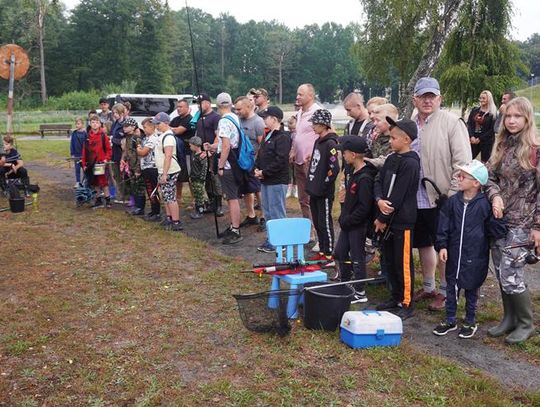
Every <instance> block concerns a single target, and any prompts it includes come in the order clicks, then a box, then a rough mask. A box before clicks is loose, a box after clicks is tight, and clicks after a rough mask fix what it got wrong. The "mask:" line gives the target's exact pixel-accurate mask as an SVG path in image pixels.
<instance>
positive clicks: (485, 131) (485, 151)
mask: <svg viewBox="0 0 540 407" xmlns="http://www.w3.org/2000/svg"><path fill="white" fill-rule="evenodd" d="M478 101H479V103H480V106H477V107H474V108H473V109H472V110H471V113H470V114H469V119H468V120H467V129H468V130H469V138H470V141H471V151H472V156H473V158H475V157H476V156H477V155H478V154H480V159H481V160H482V162H484V163H485V162H487V161H488V160H489V157H490V155H491V149H492V148H493V141H494V139H495V132H494V130H493V125H494V124H495V119H496V117H497V106H495V102H494V101H493V95H492V94H491V92H490V91H489V90H483V91H482V92H481V93H480V97H479V98H478Z"/></svg>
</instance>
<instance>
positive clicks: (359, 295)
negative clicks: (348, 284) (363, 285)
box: [351, 291, 368, 304]
mask: <svg viewBox="0 0 540 407" xmlns="http://www.w3.org/2000/svg"><path fill="white" fill-rule="evenodd" d="M367 301H368V298H367V296H366V292H365V291H357V292H355V293H354V297H353V300H352V301H351V304H358V303H362V302H367Z"/></svg>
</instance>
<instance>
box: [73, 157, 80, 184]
mask: <svg viewBox="0 0 540 407" xmlns="http://www.w3.org/2000/svg"><path fill="white" fill-rule="evenodd" d="M74 158H76V160H75V161H74V162H75V181H76V182H78V183H80V182H81V161H80V159H81V157H74Z"/></svg>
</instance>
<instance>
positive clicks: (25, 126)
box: [0, 110, 88, 135]
mask: <svg viewBox="0 0 540 407" xmlns="http://www.w3.org/2000/svg"><path fill="white" fill-rule="evenodd" d="M87 113H88V112H86V111H69V110H63V111H52V112H41V111H31V112H30V111H28V112H25V111H18V112H17V111H16V112H14V113H13V131H14V132H15V134H16V135H17V134H23V135H25V134H28V135H30V134H38V130H39V125H40V124H49V123H55V124H57V123H62V124H71V125H72V127H73V128H75V119H76V118H77V117H82V118H85V117H86V114H87ZM6 121H7V113H6V112H2V113H0V132H1V133H4V132H5V130H6V125H7V123H6ZM64 134H65V133H64Z"/></svg>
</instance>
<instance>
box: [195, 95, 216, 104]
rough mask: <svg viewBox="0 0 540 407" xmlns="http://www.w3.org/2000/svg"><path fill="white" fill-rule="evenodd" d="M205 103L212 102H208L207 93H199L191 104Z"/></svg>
mask: <svg viewBox="0 0 540 407" xmlns="http://www.w3.org/2000/svg"><path fill="white" fill-rule="evenodd" d="M205 100H206V101H207V102H210V103H212V100H210V96H208V94H207V93H199V94H198V95H197V96H195V97H194V98H193V102H194V103H201V102H203V101H205Z"/></svg>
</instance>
